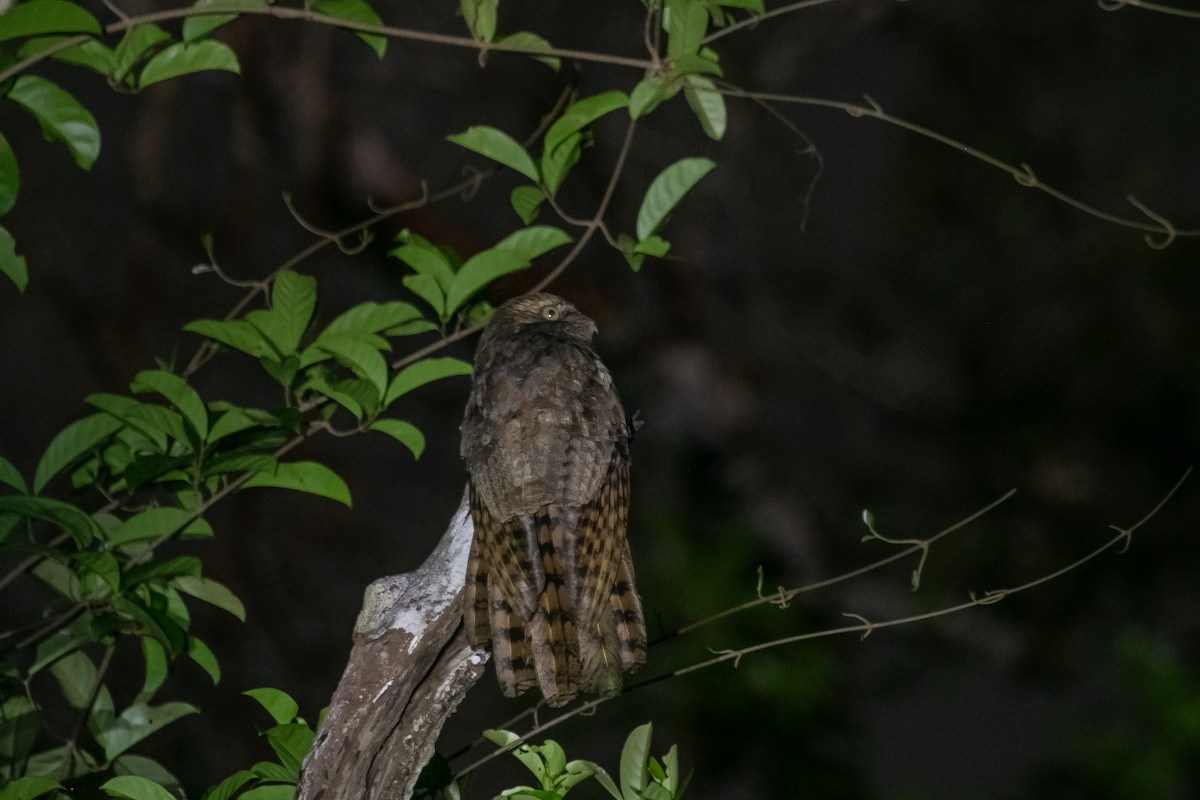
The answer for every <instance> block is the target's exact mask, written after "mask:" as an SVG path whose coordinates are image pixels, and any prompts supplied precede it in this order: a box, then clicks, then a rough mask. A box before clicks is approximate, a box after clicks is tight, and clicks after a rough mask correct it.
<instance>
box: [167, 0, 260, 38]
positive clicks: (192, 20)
mask: <svg viewBox="0 0 1200 800" xmlns="http://www.w3.org/2000/svg"><path fill="white" fill-rule="evenodd" d="M213 6H216V7H217V8H222V9H224V8H237V9H254V8H266V7H267V0H196V2H195V3H193V4H192V8H196V9H201V8H212V7H213ZM235 19H237V15H236V14H211V15H207V16H196V17H188V18H187V19H185V20H184V21H183V40H184V41H185V42H193V41H195V40H197V39H200V38H203V37H205V36H207V35H208V34H210V33H212V32H213V31H214V30H216V29H217V28H219V27H221V26H222V25H224V24H225V23H227V22H232V21H233V20H235Z"/></svg>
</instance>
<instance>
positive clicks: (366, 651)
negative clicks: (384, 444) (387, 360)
mask: <svg viewBox="0 0 1200 800" xmlns="http://www.w3.org/2000/svg"><path fill="white" fill-rule="evenodd" d="M473 534H474V527H473V526H472V524H471V515H470V514H469V513H468V510H467V497H466V493H465V492H464V493H463V499H462V502H461V503H460V504H459V507H458V511H456V512H455V514H454V518H453V519H452V520H451V521H450V527H449V528H448V529H447V530H446V534H445V535H444V536H443V537H442V540H441V542H439V543H438V546H437V547H436V548H434V551H433V552H432V553H431V554H430V555H429V557H428V558H427V559H426V560H425V563H424V564H422V565H421V566H420V567H418V568H417V570H416V571H414V572H409V573H406V574H403V575H392V576H390V577H387V578H381V579H379V580H377V581H375V582H374V583H372V584H371V585H370V586H368V587H367V591H366V594H365V596H364V597H363V607H362V611H360V612H359V617H358V622H357V624H356V625H355V628H354V646H353V648H352V649H351V650H350V659H349V661H348V663H347V664H346V671H345V672H344V673H343V675H342V679H341V681H340V682H339V683H338V687H337V689H336V690H335V691H334V693H333V699H332V700H331V701H330V704H329V711H328V713H327V714H326V715H325V720H324V722H322V724H321V728H320V730H319V731H317V737H316V740H315V741H314V742H313V749H312V751H311V752H310V753H309V755H308V757H307V758H306V759H305V761H304V771H303V774H302V775H301V777H300V783H299V784H298V785H297V787H296V798H297V800H350V799H351V798H353V799H354V800H383V799H384V798H407V797H410V796H411V795H412V793H413V788H414V787H415V786H416V782H417V778H418V777H419V776H420V774H421V768H422V767H423V766H424V765H425V763H426V762H428V761H429V758H430V756H432V755H433V748H434V743H435V742H436V741H437V737H438V735H439V734H440V732H441V730H442V725H443V724H445V722H446V719H447V718H448V717H449V716H450V715H451V714H452V713H454V710H455V709H456V708H457V707H458V704H459V703H460V702H461V701H462V699H463V697H464V696H465V695H466V693H467V691H468V690H469V689H470V688H471V687H472V686H473V685H475V682H476V681H477V680H479V678H480V676H481V675H482V674H483V669H484V667H485V666H486V664H487V659H488V656H487V653H486V651H483V650H475V649H473V648H471V647H470V646H469V645H468V644H467V639H466V633H465V632H464V631H463V628H462V613H461V595H462V588H463V581H464V579H465V577H466V570H467V553H468V551H469V550H470V545H471V537H472V535H473Z"/></svg>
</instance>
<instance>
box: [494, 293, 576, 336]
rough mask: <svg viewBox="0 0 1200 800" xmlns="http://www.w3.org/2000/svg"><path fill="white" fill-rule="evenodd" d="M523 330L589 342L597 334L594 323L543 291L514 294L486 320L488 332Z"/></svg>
mask: <svg viewBox="0 0 1200 800" xmlns="http://www.w3.org/2000/svg"><path fill="white" fill-rule="evenodd" d="M522 329H529V330H535V331H539V332H545V333H547V334H550V335H553V336H558V337H563V338H567V339H572V340H576V341H578V342H580V343H582V344H585V345H587V344H590V343H591V341H592V337H593V336H595V335H596V323H594V322H592V320H591V319H589V318H588V317H587V315H585V314H584V313H583V312H581V311H580V310H579V309H577V308H575V306H573V305H571V304H570V303H568V302H567V301H566V300H563V299H562V298H561V297H559V296H558V295H553V294H548V293H546V292H536V293H534V294H523V295H521V296H520V297H514V298H513V299H512V300H509V301H508V302H506V303H504V304H503V305H501V306H500V307H498V308H497V309H496V313H495V315H494V316H493V317H492V319H491V321H490V322H489V323H488V327H487V330H485V332H484V335H485V336H487V334H488V332H493V331H494V332H497V333H515V332H517V331H519V330H522Z"/></svg>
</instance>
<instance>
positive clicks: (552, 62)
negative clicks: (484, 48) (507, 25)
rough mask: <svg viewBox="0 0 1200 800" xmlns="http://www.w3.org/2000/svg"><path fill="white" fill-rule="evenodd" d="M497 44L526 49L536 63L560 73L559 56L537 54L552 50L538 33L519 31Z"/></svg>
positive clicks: (560, 63)
mask: <svg viewBox="0 0 1200 800" xmlns="http://www.w3.org/2000/svg"><path fill="white" fill-rule="evenodd" d="M496 44H507V45H512V46H513V47H522V48H525V49H526V50H528V51H529V56H530V58H532V59H533V60H534V61H540V62H542V63H543V64H545V65H546V66H548V67H549V68H550V69H552V70H554V71H555V72H558V70H559V67H561V66H562V61H561V60H560V59H559V58H558V56H539V55H538V54H537V53H538V51H540V50H550V49H552V46H551V44H550V43H549V42H548V41H546V40H545V39H543V38H542V37H541V36H538V35H537V34H536V33H530V32H529V31H517V32H516V33H513V34H510V35H508V36H505V37H504V38H503V39H501V40H500V41H498V42H496Z"/></svg>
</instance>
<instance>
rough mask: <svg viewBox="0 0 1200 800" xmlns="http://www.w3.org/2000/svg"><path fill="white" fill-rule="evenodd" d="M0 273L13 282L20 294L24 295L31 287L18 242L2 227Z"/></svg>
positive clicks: (0, 234) (0, 233)
mask: <svg viewBox="0 0 1200 800" xmlns="http://www.w3.org/2000/svg"><path fill="white" fill-rule="evenodd" d="M0 273H3V274H4V275H5V277H7V278H8V279H9V280H10V281H12V282H13V285H15V286H16V287H17V291H18V292H22V293H24V291H25V287H26V286H28V285H29V268H28V267H26V266H25V257H24V256H19V255H17V242H16V240H15V239H13V237H12V234H11V233H9V232H8V231H7V230H6V229H5V228H3V227H0Z"/></svg>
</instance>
